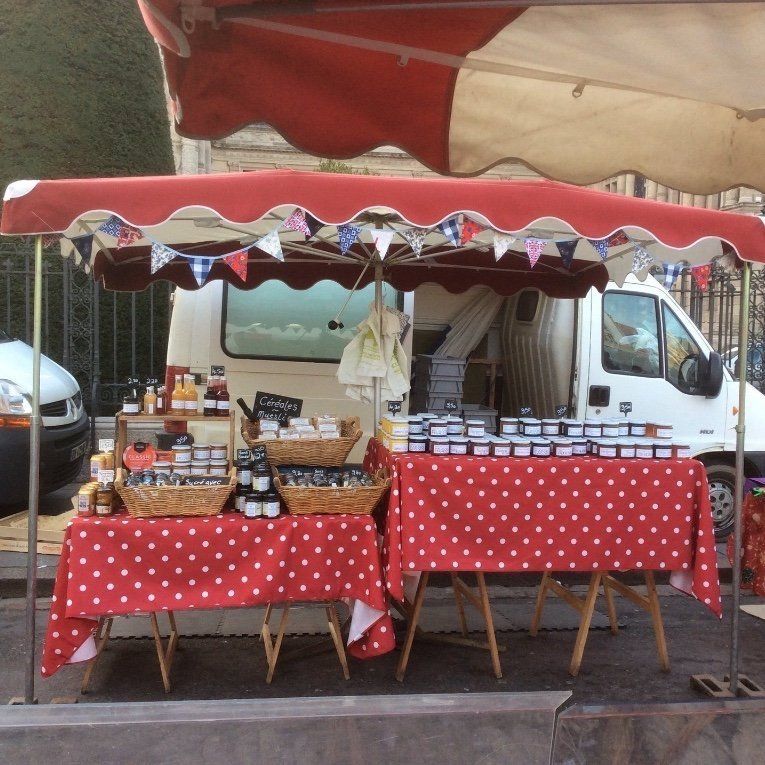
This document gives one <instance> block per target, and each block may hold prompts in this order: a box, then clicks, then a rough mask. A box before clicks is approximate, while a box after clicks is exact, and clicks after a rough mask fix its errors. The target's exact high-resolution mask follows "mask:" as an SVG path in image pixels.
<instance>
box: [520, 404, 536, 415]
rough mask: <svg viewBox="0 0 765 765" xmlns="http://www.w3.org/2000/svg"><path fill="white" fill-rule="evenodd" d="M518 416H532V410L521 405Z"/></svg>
mask: <svg viewBox="0 0 765 765" xmlns="http://www.w3.org/2000/svg"><path fill="white" fill-rule="evenodd" d="M519 416H520V417H533V416H534V412H533V411H532V409H531V407H530V406H522V407H521V413H520V415H519Z"/></svg>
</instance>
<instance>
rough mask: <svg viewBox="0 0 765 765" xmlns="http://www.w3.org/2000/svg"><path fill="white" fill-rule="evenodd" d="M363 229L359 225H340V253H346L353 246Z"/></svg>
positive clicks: (338, 235) (338, 229) (338, 236)
mask: <svg viewBox="0 0 765 765" xmlns="http://www.w3.org/2000/svg"><path fill="white" fill-rule="evenodd" d="M360 233H361V229H360V228H359V227H358V226H338V227H337V238H338V240H339V242H340V254H341V255H345V253H346V252H348V250H350V249H351V247H353V245H354V242H355V241H356V240H357V239H358V238H359V234H360Z"/></svg>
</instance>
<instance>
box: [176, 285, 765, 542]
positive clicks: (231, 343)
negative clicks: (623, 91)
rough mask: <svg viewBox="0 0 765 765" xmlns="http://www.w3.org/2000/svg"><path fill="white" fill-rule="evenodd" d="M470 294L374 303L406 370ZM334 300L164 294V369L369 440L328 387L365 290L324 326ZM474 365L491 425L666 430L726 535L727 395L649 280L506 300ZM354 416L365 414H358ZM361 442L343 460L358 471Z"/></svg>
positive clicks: (213, 291)
mask: <svg viewBox="0 0 765 765" xmlns="http://www.w3.org/2000/svg"><path fill="white" fill-rule="evenodd" d="M481 289H485V288H474V289H473V290H469V291H468V292H466V293H463V294H462V295H452V294H451V293H448V292H446V291H445V290H443V289H441V288H440V287H436V286H423V287H421V288H419V289H418V290H417V292H416V293H414V294H407V295H398V294H397V293H395V291H393V290H391V289H390V288H387V287H386V291H385V299H386V301H387V302H389V303H391V304H394V303H397V304H398V305H399V307H402V308H403V310H404V311H405V312H406V313H408V314H409V315H410V316H413V322H412V324H413V328H414V332H413V333H412V332H409V333H408V335H407V336H406V338H405V342H404V346H405V349H406V351H407V355H409V356H410V358H411V350H412V335H414V339H415V348H417V347H418V346H421V343H418V342H417V340H418V333H420V334H421V336H423V335H424V334H425V333H430V335H429V336H433V333H437V332H439V331H441V332H443V330H445V329H447V328H448V327H449V325H450V324H451V323H452V321H453V320H454V319H455V318H456V317H457V316H459V314H460V312H461V310H462V308H463V307H464V306H465V305H466V304H467V303H469V301H470V300H471V299H472V298H473V297H474V296H475V294H476V291H477V290H481ZM346 297H347V292H346V290H345V289H343V288H342V287H340V286H339V285H337V284H334V283H332V282H321V283H319V284H317V285H315V286H314V287H312V288H311V289H309V290H305V291H297V290H292V289H290V288H289V287H287V286H286V285H284V284H282V283H279V282H269V283H267V284H264V285H262V286H261V287H258V288H257V289H255V290H252V291H249V292H247V291H240V290H237V289H235V288H233V287H230V286H227V285H224V284H223V283H222V282H213V283H211V284H209V285H207V286H206V287H204V288H203V289H201V290H198V291H195V292H186V291H183V290H180V289H179V290H176V292H175V303H174V308H173V316H172V320H171V325H170V342H169V345H168V365H175V366H179V367H188V368H190V369H191V371H193V372H197V373H201V374H205V373H207V372H209V369H210V366H211V365H224V366H225V368H226V375H227V378H228V383H229V390H230V392H231V400H232V402H234V401H235V400H236V399H237V398H239V397H242V398H243V399H244V400H245V401H246V402H247V404H248V405H250V406H251V405H252V403H253V400H254V397H255V393H256V391H263V392H269V393H277V394H280V395H285V396H291V397H295V398H300V399H302V400H303V411H304V412H305V413H314V412H336V413H338V414H340V415H343V416H347V415H351V414H359V415H361V417H362V424H363V426H364V430H365V431H366V433H371V432H372V419H373V418H372V410H371V406H369V407H364V406H359V404H358V403H357V402H355V401H351V400H350V399H348V398H346V397H345V395H344V390H343V387H342V386H341V385H339V384H338V382H337V380H336V379H335V372H336V370H337V361H338V360H339V358H340V355H341V353H342V349H343V347H344V345H345V343H347V342H348V340H349V339H350V338H351V337H352V336H353V327H355V325H356V324H357V323H358V322H359V321H360V320H361V319H362V318H364V317H365V316H366V314H367V311H368V307H369V304H370V301H371V299H372V288H371V287H370V288H367V289H365V290H362V291H359V292H358V293H356V294H355V295H354V296H353V297H352V299H351V301H350V303H349V305H348V307H347V309H346V311H345V312H344V314H343V317H342V321H343V323H344V325H345V327H344V328H343V329H339V330H335V331H332V330H330V329H329V328H328V326H327V324H328V322H329V321H330V320H332V319H333V318H334V317H335V313H336V311H337V310H338V308H339V307H340V306H341V305H342V303H343V302H344V301H345V298H346ZM488 334H489V337H488V339H487V342H486V347H487V349H488V355H489V356H494V357H495V358H499V359H501V360H502V361H503V364H504V370H505V375H504V379H505V391H504V397H503V407H502V408H503V410H504V412H503V413H512V414H517V413H518V411H519V410H520V407H522V406H528V407H531V408H532V410H533V412H534V414H535V415H537V416H548V417H549V416H553V415H554V413H555V411H556V409H557V408H558V407H560V406H565V407H566V408H567V410H568V412H569V414H570V416H572V417H576V418H579V419H584V418H585V417H588V416H592V417H613V416H619V415H620V414H623V413H625V412H629V416H630V417H632V418H641V419H647V420H653V421H656V420H661V421H666V422H667V423H671V424H672V425H673V427H674V433H675V437H676V438H677V439H679V440H682V441H684V442H687V443H688V444H690V446H691V450H692V453H693V454H694V455H695V456H697V457H698V458H699V459H700V460H701V461H702V462H704V464H705V465H706V466H707V473H708V476H709V480H710V495H711V499H712V507H713V514H714V517H715V523H716V527H717V530H718V534H719V535H720V536H721V537H722V536H725V535H726V534H727V533H729V531H730V529H731V526H732V513H733V482H734V469H733V464H734V455H735V437H736V434H735V425H736V419H737V418H736V411H737V410H736V405H737V402H738V388H737V383H736V381H735V380H734V378H733V375H732V374H731V373H730V371H729V370H728V369H726V368H725V367H724V366H723V364H722V363H721V360H720V356H719V354H717V353H715V351H714V350H713V349H712V348H711V346H710V345H709V343H708V342H707V340H706V339H705V338H704V336H703V335H702V334H701V333H700V332H699V330H698V329H697V328H696V326H695V325H694V324H693V322H692V321H691V320H690V318H689V317H688V316H687V315H686V314H685V313H684V312H683V310H682V309H681V308H680V306H679V305H678V304H677V303H676V302H675V301H674V300H673V299H672V297H671V296H670V295H669V293H668V292H667V291H666V290H665V289H664V288H663V287H662V286H661V285H660V284H659V283H658V282H657V281H656V280H655V279H653V278H651V277H649V278H648V279H647V280H646V281H645V282H639V281H638V280H637V279H635V278H634V277H629V278H628V280H627V282H626V283H625V285H624V287H623V288H621V289H620V288H618V287H617V286H616V285H614V284H610V285H609V287H608V289H607V290H606V292H605V293H603V294H600V293H599V292H597V291H596V290H592V291H591V292H590V294H589V295H588V296H587V297H586V298H583V299H580V300H564V299H553V298H549V297H547V296H545V295H544V294H543V293H541V292H539V291H538V290H531V289H530V290H523V291H522V292H520V293H518V294H516V295H514V296H512V297H510V298H508V299H507V300H506V301H505V305H504V308H503V309H502V310H501V311H500V312H499V314H498V318H497V320H496V321H495V322H494V324H493V326H492V327H491V328H490V330H489V333H488ZM365 410H366V411H365ZM764 417H765V397H763V395H762V394H761V393H759V392H758V391H757V390H756V389H754V388H752V387H751V386H750V388H749V390H748V397H747V420H748V422H749V427H748V429H747V441H746V448H747V463H746V472H747V475H763V474H765V432H764V431H763V430H762V428H761V427H760V426H759V423H762V422H763V418H764ZM364 443H365V439H362V441H361V443H360V444H359V446H358V447H357V449H356V450H355V451H354V452H353V453H352V455H351V458H352V459H354V458H355V459H357V460H360V459H361V456H362V451H361V448H362V446H363V444H364Z"/></svg>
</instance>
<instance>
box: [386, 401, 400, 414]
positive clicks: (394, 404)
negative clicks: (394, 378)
mask: <svg viewBox="0 0 765 765" xmlns="http://www.w3.org/2000/svg"><path fill="white" fill-rule="evenodd" d="M388 411H389V412H390V413H391V414H398V413H399V412H400V411H401V402H400V401H389V402H388Z"/></svg>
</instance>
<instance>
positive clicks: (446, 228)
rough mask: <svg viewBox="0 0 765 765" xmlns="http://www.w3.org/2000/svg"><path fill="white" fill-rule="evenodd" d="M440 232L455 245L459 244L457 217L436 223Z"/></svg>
mask: <svg viewBox="0 0 765 765" xmlns="http://www.w3.org/2000/svg"><path fill="white" fill-rule="evenodd" d="M438 228H439V229H440V231H441V233H442V234H443V235H444V236H445V237H446V238H447V239H448V240H449V241H450V242H451V243H452V244H453V245H454V246H455V247H459V245H460V222H459V218H456V217H454V218H449V219H448V220H445V221H441V223H439V224H438Z"/></svg>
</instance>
